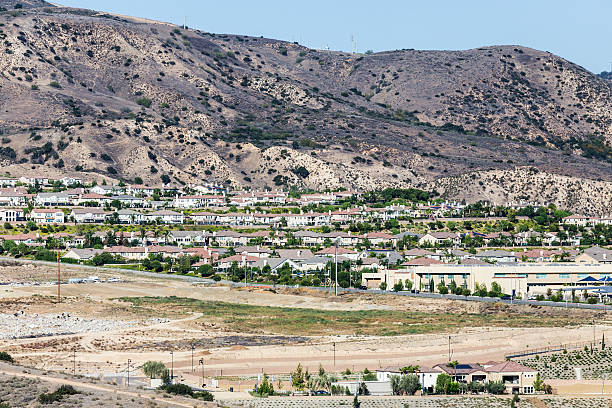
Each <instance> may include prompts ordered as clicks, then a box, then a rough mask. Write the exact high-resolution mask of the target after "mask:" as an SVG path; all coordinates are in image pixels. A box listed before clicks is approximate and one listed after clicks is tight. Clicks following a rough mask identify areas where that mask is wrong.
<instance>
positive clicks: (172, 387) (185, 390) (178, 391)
mask: <svg viewBox="0 0 612 408" xmlns="http://www.w3.org/2000/svg"><path fill="white" fill-rule="evenodd" d="M159 388H161V389H162V390H164V391H166V392H167V393H169V394H175V395H189V396H190V397H191V396H193V389H192V388H191V387H190V386H188V385H185V384H180V383H179V384H166V385H162V386H161V387H159Z"/></svg>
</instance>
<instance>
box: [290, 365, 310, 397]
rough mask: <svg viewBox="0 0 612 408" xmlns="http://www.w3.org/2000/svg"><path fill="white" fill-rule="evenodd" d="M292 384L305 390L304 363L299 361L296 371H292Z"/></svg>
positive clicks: (297, 388)
mask: <svg viewBox="0 0 612 408" xmlns="http://www.w3.org/2000/svg"><path fill="white" fill-rule="evenodd" d="M291 385H292V386H293V388H295V389H296V390H298V391H304V388H305V387H306V377H305V375H304V371H303V370H302V363H298V365H297V368H296V369H295V371H294V372H292V373H291Z"/></svg>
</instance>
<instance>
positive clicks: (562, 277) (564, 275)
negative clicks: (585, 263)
mask: <svg viewBox="0 0 612 408" xmlns="http://www.w3.org/2000/svg"><path fill="white" fill-rule="evenodd" d="M569 277H570V276H569V273H560V274H559V279H569Z"/></svg>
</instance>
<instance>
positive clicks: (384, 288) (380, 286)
mask: <svg viewBox="0 0 612 408" xmlns="http://www.w3.org/2000/svg"><path fill="white" fill-rule="evenodd" d="M378 288H379V289H380V290H387V282H381V283H380V285H378Z"/></svg>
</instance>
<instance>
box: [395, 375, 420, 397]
mask: <svg viewBox="0 0 612 408" xmlns="http://www.w3.org/2000/svg"><path fill="white" fill-rule="evenodd" d="M391 389H392V390H393V394H394V395H414V393H416V392H417V391H418V390H420V389H421V383H420V382H419V378H418V377H417V376H416V375H414V374H407V375H402V376H401V377H400V376H398V375H394V376H391Z"/></svg>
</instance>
